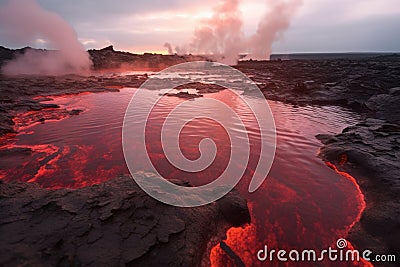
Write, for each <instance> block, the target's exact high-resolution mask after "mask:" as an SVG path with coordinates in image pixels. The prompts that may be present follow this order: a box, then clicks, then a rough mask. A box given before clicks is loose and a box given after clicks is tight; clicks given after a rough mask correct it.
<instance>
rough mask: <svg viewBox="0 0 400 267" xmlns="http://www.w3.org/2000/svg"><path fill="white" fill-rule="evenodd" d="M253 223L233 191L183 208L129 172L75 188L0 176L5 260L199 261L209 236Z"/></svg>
mask: <svg viewBox="0 0 400 267" xmlns="http://www.w3.org/2000/svg"><path fill="white" fill-rule="evenodd" d="M136 175H142V174H136ZM249 222H250V215H249V211H248V209H247V204H246V201H245V200H244V199H242V198H241V197H240V195H239V194H238V193H237V192H236V191H233V192H230V193H228V194H227V195H226V196H225V197H224V198H223V199H221V200H219V201H217V202H215V203H211V204H209V205H206V206H202V207H197V208H179V207H174V206H169V205H166V204H163V203H161V202H158V201H156V200H155V199H153V198H151V197H150V196H148V195H147V194H146V193H145V192H143V191H142V190H141V189H140V188H139V187H138V186H137V185H136V183H135V182H134V181H133V179H132V178H131V177H119V178H116V179H114V180H111V181H108V182H105V183H103V184H99V185H94V186H90V187H86V188H81V189H76V190H71V189H60V190H47V189H43V188H41V187H39V186H38V185H36V184H33V183H21V182H15V183H4V182H2V181H1V180H0V236H1V239H0V265H2V266H17V265H18V266H22V265H39V266H72V265H73V266H121V265H127V266H200V265H201V264H207V262H208V258H209V255H208V253H209V249H210V248H211V245H212V244H211V245H210V241H211V240H215V241H214V242H218V241H220V240H216V239H218V238H221V239H222V237H223V236H224V235H225V232H226V230H227V229H228V228H229V227H231V226H233V225H234V226H240V225H243V224H245V223H249Z"/></svg>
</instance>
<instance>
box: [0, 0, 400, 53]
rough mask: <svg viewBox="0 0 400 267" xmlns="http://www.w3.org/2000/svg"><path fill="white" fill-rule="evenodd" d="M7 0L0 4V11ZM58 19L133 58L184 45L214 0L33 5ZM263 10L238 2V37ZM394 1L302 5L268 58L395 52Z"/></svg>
mask: <svg viewBox="0 0 400 267" xmlns="http://www.w3.org/2000/svg"><path fill="white" fill-rule="evenodd" d="M5 2H7V0H0V8H1V6H2V5H4V4H5ZM38 2H39V4H40V5H41V6H42V7H43V8H45V9H47V10H50V11H54V12H56V13H57V14H59V15H60V16H61V17H62V18H64V19H65V20H66V21H67V22H68V23H70V24H71V25H72V27H73V28H74V29H75V31H76V32H77V35H78V38H79V41H80V42H81V43H82V44H83V45H84V46H85V48H87V49H91V48H102V47H105V46H107V45H110V44H113V45H114V48H115V49H117V50H124V51H130V52H135V53H143V52H158V53H167V48H165V47H164V44H165V43H166V42H169V43H171V44H172V46H173V47H175V46H181V45H184V44H186V43H188V42H190V40H191V38H192V36H193V32H194V30H195V29H196V28H198V27H199V25H200V24H201V21H202V20H205V19H207V18H210V17H211V16H212V11H213V6H215V3H216V1H215V0H214V1H213V0H190V1H188V0H146V1H143V0H140V1H137V0H118V1H109V0H96V1H94V0H90V1H89V0H68V1H65V0H38ZM267 9H268V5H267V1H265V0H242V1H241V3H240V11H241V15H242V18H243V32H244V34H245V35H248V36H250V35H252V34H253V33H254V32H255V31H256V29H257V25H258V21H259V20H260V18H261V17H262V16H263V14H264V13H265V10H267ZM398 25H400V4H399V0H303V4H302V6H301V7H300V8H299V9H298V10H297V12H296V13H295V14H294V15H293V16H292V18H291V21H290V27H289V29H288V30H287V31H286V32H285V33H284V35H283V36H281V37H280V38H278V40H275V42H274V44H273V53H302V52H367V51H376V52H381V51H384V52H398V51H400V34H399V30H398ZM0 45H3V46H7V47H11V48H19V47H24V46H26V45H30V46H33V47H37V48H48V47H46V44H45V42H43V40H42V39H41V38H40V36H38V37H37V38H36V39H34V40H32V41H31V42H30V43H18V42H15V40H9V39H7V38H6V37H5V36H4V35H1V34H0Z"/></svg>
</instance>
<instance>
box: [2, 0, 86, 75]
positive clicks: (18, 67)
mask: <svg viewBox="0 0 400 267" xmlns="http://www.w3.org/2000/svg"><path fill="white" fill-rule="evenodd" d="M0 32H2V34H6V35H7V37H8V38H9V39H10V40H13V41H14V42H19V43H29V42H31V41H34V40H37V39H38V38H40V39H42V40H44V41H45V42H46V43H47V44H48V45H49V47H51V48H52V49H55V50H57V51H47V52H44V51H38V50H26V52H25V53H24V54H22V55H20V56H18V57H17V58H16V59H15V60H13V61H10V62H8V63H7V64H5V65H4V66H3V68H2V72H3V73H4V74H7V75H19V74H29V75H63V74H73V73H76V74H82V73H85V72H87V71H89V70H90V68H91V65H92V62H91V60H90V57H89V54H88V53H87V52H86V51H85V48H84V47H83V45H82V44H81V43H80V42H79V41H78V39H77V35H76V32H75V31H74V29H73V28H72V27H71V26H70V25H69V24H68V23H67V22H66V21H65V20H64V19H63V18H61V17H60V16H59V15H57V14H55V13H53V12H50V11H47V10H44V9H43V8H41V7H40V6H39V4H38V3H37V2H36V0H9V1H8V2H7V3H6V4H5V5H3V6H1V7H0Z"/></svg>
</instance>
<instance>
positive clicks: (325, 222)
mask: <svg viewBox="0 0 400 267" xmlns="http://www.w3.org/2000/svg"><path fill="white" fill-rule="evenodd" d="M135 90H138V89H133V88H125V89H122V90H121V91H120V92H119V93H117V92H108V93H96V94H80V95H68V96H58V97H52V98H53V100H51V101H49V102H48V103H56V104H58V105H60V106H61V107H65V108H67V109H69V110H71V109H82V110H83V112H82V113H81V114H79V115H77V116H69V117H67V118H64V119H62V120H57V121H48V122H47V121H46V122H45V123H40V124H35V125H33V126H31V127H27V128H25V129H23V130H22V131H21V132H20V133H19V134H18V135H17V136H16V137H14V138H12V139H9V140H7V141H6V142H5V143H3V144H1V145H2V147H3V148H4V147H7V148H19V149H22V150H23V149H24V148H30V149H31V150H32V151H31V152H26V153H18V154H11V155H12V156H9V157H3V158H2V159H1V161H2V163H1V167H2V168H3V170H2V172H1V176H2V179H4V180H6V181H13V180H20V181H29V182H36V183H39V184H41V185H42V186H43V187H46V188H52V189H57V188H63V187H69V188H78V187H84V186H89V185H92V184H96V183H100V182H103V181H106V180H110V179H112V178H115V177H116V176H118V175H126V174H129V171H128V169H127V167H126V164H125V160H124V157H123V153H122V145H121V127H122V123H123V119H124V113H125V110H126V107H127V105H128V103H129V101H130V99H131V97H132V95H133V94H134V92H135ZM140 90H145V89H140ZM204 97H210V98H215V99H219V100H221V101H223V102H225V103H227V104H229V105H230V106H231V107H233V108H234V110H235V112H236V113H237V114H240V117H241V118H242V119H243V120H244V121H246V122H247V123H246V130H247V131H248V133H249V136H250V139H251V156H250V162H249V164H248V166H247V169H246V172H245V174H244V179H242V180H241V181H240V183H239V184H238V185H237V188H238V190H239V191H240V192H241V193H242V195H243V197H245V198H246V199H247V200H248V205H249V208H250V210H251V216H252V218H251V219H252V222H251V224H250V225H247V226H245V227H243V228H231V229H230V230H229V231H228V233H227V238H226V240H225V241H224V242H225V243H226V244H227V245H228V246H229V247H230V248H231V249H232V250H233V251H234V252H235V253H236V255H237V256H239V257H240V259H241V261H242V262H243V263H244V264H245V265H246V266H282V265H284V266H286V265H288V266H289V265H290V266H293V265H295V266H296V265H298V266H309V265H310V263H296V264H295V263H293V262H287V263H282V262H278V261H277V260H276V259H275V260H274V261H272V262H269V261H266V262H260V261H258V260H257V256H256V255H257V251H258V250H260V249H262V248H264V245H267V246H268V248H269V249H287V250H290V249H316V250H322V249H326V248H327V247H328V246H332V247H333V248H336V247H335V244H336V240H337V239H339V238H343V237H346V234H347V233H348V231H349V229H350V228H351V227H352V225H353V224H354V223H355V222H356V221H357V220H358V219H359V217H360V214H361V212H362V210H363V208H364V206H365V203H364V199H363V195H362V194H361V192H360V189H359V187H358V185H357V184H356V182H355V181H354V180H353V179H350V178H349V177H344V176H342V175H339V174H338V173H337V172H335V171H334V170H332V169H331V168H329V167H328V166H327V164H326V163H325V162H323V161H322V160H321V159H320V158H318V157H317V154H318V150H319V147H320V146H321V144H320V143H319V141H318V140H316V139H315V135H316V134H319V133H338V132H340V131H341V130H342V129H343V128H344V127H346V126H347V125H349V124H353V123H355V122H357V120H359V117H358V115H357V114H354V113H352V112H350V111H347V110H345V109H342V108H339V107H315V106H306V107H296V106H292V105H287V104H283V103H280V102H274V101H269V104H270V107H271V109H272V111H273V114H274V118H275V123H276V128H277V151H276V156H275V160H274V163H273V166H272V169H271V171H270V173H269V175H268V178H267V179H266V181H265V182H264V183H263V185H262V186H261V187H260V188H259V190H257V191H256V192H255V193H248V192H247V189H248V183H249V181H250V178H251V174H252V171H253V170H254V168H255V166H256V165H257V159H258V157H259V151H260V149H259V141H260V140H259V130H258V128H257V127H256V125H254V124H253V123H254V122H253V121H254V120H253V117H252V114H251V112H249V110H248V108H247V106H246V105H245V104H243V103H241V102H240V101H238V100H237V98H236V97H234V96H233V94H232V92H230V90H222V91H219V92H214V93H207V94H204ZM183 101H197V100H196V99H191V100H187V99H183V98H179V97H175V96H164V97H162V99H161V100H160V101H159V103H158V105H157V107H156V108H155V109H154V110H153V111H152V113H151V115H150V118H149V120H148V122H147V127H146V140H147V141H148V142H147V143H146V145H147V146H148V149H149V154H150V158H151V160H152V162H153V163H154V164H155V166H156V168H157V170H158V171H159V172H160V173H161V174H162V175H163V176H164V177H168V178H177V179H183V180H187V181H190V182H191V183H192V184H193V185H200V184H205V183H208V182H210V181H212V180H213V179H215V178H217V177H218V176H219V175H220V173H221V172H222V171H223V168H224V167H225V166H226V164H227V162H228V160H229V156H230V147H229V146H230V143H229V139H228V136H227V134H226V131H225V130H224V129H223V127H221V125H218V124H217V123H215V122H214V121H212V120H207V119H198V120H193V121H191V122H190V123H187V124H186V126H185V127H184V128H183V130H182V132H181V137H180V145H181V149H182V152H183V154H184V155H185V156H186V157H187V158H189V159H196V158H197V157H199V150H198V144H199V142H200V141H201V140H202V139H203V138H206V137H209V138H212V139H213V140H214V142H215V143H216V145H217V149H218V153H217V157H216V160H215V161H214V162H213V164H212V166H210V167H209V168H207V169H205V170H204V171H202V172H200V173H197V174H190V175H189V174H188V173H185V172H182V171H179V170H177V169H174V167H173V166H172V165H171V164H170V163H169V162H168V161H167V160H166V158H165V156H164V155H163V153H162V146H161V143H160V130H161V127H162V122H163V120H164V119H165V118H166V116H167V115H168V113H169V112H170V111H171V109H172V108H173V107H174V106H176V105H178V104H179V103H182V102H183ZM259 101H265V100H264V99H260V100H259ZM204 108H206V109H210V110H211V111H214V112H218V110H213V108H214V107H212V106H209V107H204ZM138 112H140V107H138ZM188 112H196V110H193V111H188ZM21 116H22V117H21V118H23V114H22V115H21ZM21 118H20V119H21ZM140 164H141V163H140V162H138V163H137V165H138V169H140ZM225 251H226V250H225ZM225 251H224V250H223V249H221V247H220V246H219V245H217V246H215V247H213V249H212V251H211V255H210V263H211V265H213V266H235V264H238V263H237V262H235V261H234V260H232V259H231V257H229V256H228V255H227V254H226V252H225ZM318 264H320V265H322V266H331V265H332V264H334V265H335V266H337V265H338V263H332V262H329V261H326V260H325V261H324V262H322V263H318ZM342 264H343V266H348V265H349V263H348V262H346V263H342ZM354 264H355V263H354ZM339 265H340V264H339ZM359 265H362V263H359Z"/></svg>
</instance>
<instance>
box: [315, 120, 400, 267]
mask: <svg viewBox="0 0 400 267" xmlns="http://www.w3.org/2000/svg"><path fill="white" fill-rule="evenodd" d="M317 138H318V139H320V140H321V141H322V142H323V143H324V144H325V145H324V147H322V148H321V150H320V156H321V157H322V158H323V159H324V160H326V161H330V162H332V163H334V164H335V165H336V166H337V167H338V169H340V170H343V171H346V172H348V173H351V174H353V175H354V176H355V177H356V178H357V182H358V184H359V185H360V187H361V189H362V191H363V194H364V195H365V200H366V203H367V207H366V209H365V211H364V213H363V214H362V217H361V220H360V222H359V223H358V224H356V225H355V226H354V227H353V229H352V230H351V232H350V235H349V237H348V238H349V240H350V241H352V243H353V244H355V245H356V246H357V247H358V248H368V249H371V250H373V251H374V253H378V254H379V253H380V254H393V253H396V252H397V251H398V248H399V247H400V238H399V237H400V198H399V196H400V164H399V163H400V125H398V124H392V123H387V122H385V121H384V120H379V119H371V118H369V119H366V120H365V121H364V122H362V123H359V124H357V125H354V126H350V127H348V128H346V129H344V130H343V132H342V133H341V134H337V135H335V136H327V135H319V136H317ZM385 266H386V265H385ZM388 266H392V265H388ZM393 266H394V265H393Z"/></svg>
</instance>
